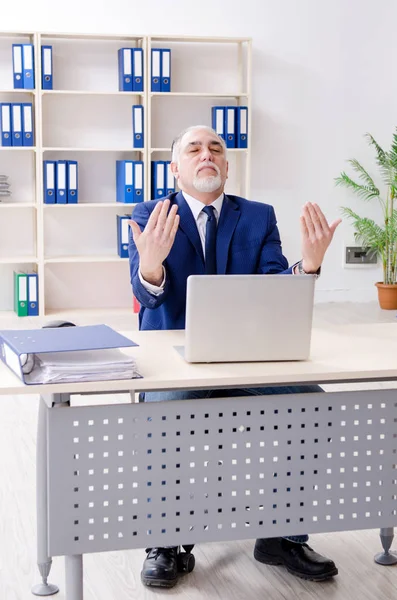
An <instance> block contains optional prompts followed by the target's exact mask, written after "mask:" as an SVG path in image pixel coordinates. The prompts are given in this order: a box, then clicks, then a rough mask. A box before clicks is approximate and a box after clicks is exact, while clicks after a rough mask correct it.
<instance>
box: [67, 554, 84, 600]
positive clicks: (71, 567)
mask: <svg viewBox="0 0 397 600" xmlns="http://www.w3.org/2000/svg"><path fill="white" fill-rule="evenodd" d="M65 575H66V579H65V582H66V600H83V556H82V555H81V554H76V555H73V556H65Z"/></svg>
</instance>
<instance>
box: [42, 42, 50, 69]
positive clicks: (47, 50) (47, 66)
mask: <svg viewBox="0 0 397 600" xmlns="http://www.w3.org/2000/svg"><path fill="white" fill-rule="evenodd" d="M43 72H44V75H51V49H50V48H44V49H43Z"/></svg>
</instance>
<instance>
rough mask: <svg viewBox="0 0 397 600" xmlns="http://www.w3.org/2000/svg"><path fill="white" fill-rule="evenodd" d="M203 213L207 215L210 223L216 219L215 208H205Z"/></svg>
mask: <svg viewBox="0 0 397 600" xmlns="http://www.w3.org/2000/svg"><path fill="white" fill-rule="evenodd" d="M203 212H204V213H205V214H206V215H207V217H208V220H209V221H211V220H212V219H215V209H214V207H213V206H204V208H203Z"/></svg>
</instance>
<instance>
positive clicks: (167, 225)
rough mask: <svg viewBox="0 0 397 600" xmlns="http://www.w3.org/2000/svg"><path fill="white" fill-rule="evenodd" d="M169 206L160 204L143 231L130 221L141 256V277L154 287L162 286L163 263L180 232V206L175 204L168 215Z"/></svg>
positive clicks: (168, 204) (166, 202)
mask: <svg viewBox="0 0 397 600" xmlns="http://www.w3.org/2000/svg"><path fill="white" fill-rule="evenodd" d="M169 206H170V201H169V200H164V202H158V203H157V204H156V206H155V208H154V210H153V212H152V214H151V215H150V217H149V220H148V222H147V224H146V227H145V229H144V230H143V231H141V229H140V227H139V225H138V224H137V223H136V222H135V221H128V223H129V225H130V227H131V230H132V237H133V239H134V243H135V246H136V248H137V250H138V254H139V269H140V272H141V275H142V277H143V278H144V280H145V281H147V282H148V283H152V284H153V285H161V283H162V281H163V262H164V261H165V259H166V258H167V256H168V255H169V253H170V250H171V248H172V244H173V243H174V239H175V236H176V232H177V230H178V225H179V215H177V214H176V213H177V210H178V206H177V205H176V204H174V205H173V206H172V208H171V210H170V211H169V213H168V209H169ZM167 213H168V214H167Z"/></svg>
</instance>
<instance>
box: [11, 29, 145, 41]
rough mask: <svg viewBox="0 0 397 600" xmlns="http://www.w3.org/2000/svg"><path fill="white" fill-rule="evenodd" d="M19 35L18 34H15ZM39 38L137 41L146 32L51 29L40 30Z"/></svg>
mask: <svg viewBox="0 0 397 600" xmlns="http://www.w3.org/2000/svg"><path fill="white" fill-rule="evenodd" d="M16 35H19V34H16ZM40 36H41V39H43V38H50V39H52V40H57V39H71V40H81V41H83V42H90V41H110V42H111V41H114V42H118V41H120V40H125V41H130V42H131V41H133V40H134V41H138V40H142V39H143V38H144V37H146V34H145V35H144V34H136V35H127V34H124V35H123V34H117V33H116V34H111V33H65V32H63V33H54V32H51V31H44V32H40Z"/></svg>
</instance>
